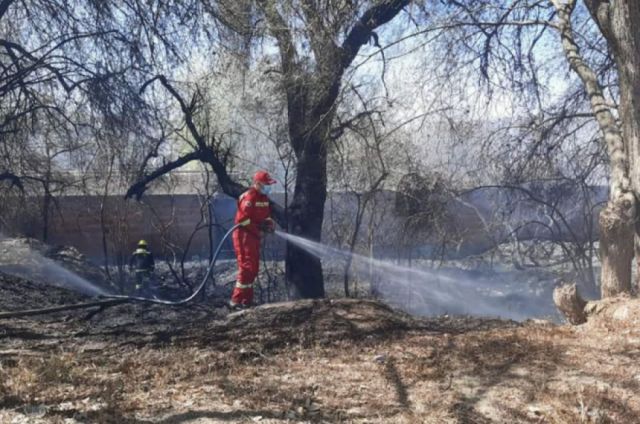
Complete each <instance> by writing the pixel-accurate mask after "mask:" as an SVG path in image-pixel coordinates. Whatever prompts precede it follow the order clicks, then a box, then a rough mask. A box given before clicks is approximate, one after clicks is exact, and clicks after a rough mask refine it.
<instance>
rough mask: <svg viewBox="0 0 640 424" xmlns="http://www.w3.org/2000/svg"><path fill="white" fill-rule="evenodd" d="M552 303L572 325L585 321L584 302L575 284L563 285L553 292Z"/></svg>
mask: <svg viewBox="0 0 640 424" xmlns="http://www.w3.org/2000/svg"><path fill="white" fill-rule="evenodd" d="M553 303H555V305H556V308H558V310H559V311H560V312H561V313H562V315H564V317H565V318H566V319H567V321H569V322H570V323H571V324H573V325H577V324H582V323H584V322H586V321H587V317H586V314H585V312H584V307H585V306H586V304H587V302H585V301H584V300H583V299H582V298H581V297H580V294H578V289H577V287H576V285H575V284H565V285H562V286H559V287H556V288H555V289H554V290H553Z"/></svg>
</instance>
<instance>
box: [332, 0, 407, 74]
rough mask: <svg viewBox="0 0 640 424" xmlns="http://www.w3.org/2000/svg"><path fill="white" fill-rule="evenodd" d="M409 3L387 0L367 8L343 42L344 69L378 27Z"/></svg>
mask: <svg viewBox="0 0 640 424" xmlns="http://www.w3.org/2000/svg"><path fill="white" fill-rule="evenodd" d="M409 3H410V0H387V1H383V2H381V3H380V4H377V5H376V6H373V7H372V8H371V9H369V10H367V11H366V12H365V13H364V14H363V15H362V17H361V18H360V19H358V22H356V23H355V25H354V26H353V28H351V31H350V32H349V34H348V35H347V38H346V39H345V40H344V42H343V43H342V46H341V50H342V69H343V70H344V69H347V68H348V67H349V65H351V62H353V59H355V57H356V55H357V54H358V51H359V50H360V48H361V47H362V46H363V45H365V44H366V43H368V42H369V40H370V39H371V36H372V33H373V31H374V30H375V29H376V28H378V27H379V26H382V25H384V24H386V23H387V22H389V21H390V20H392V19H393V18H394V17H395V16H396V15H397V14H398V13H400V11H401V10H402V9H403V8H404V7H405V6H407V5H408V4H409Z"/></svg>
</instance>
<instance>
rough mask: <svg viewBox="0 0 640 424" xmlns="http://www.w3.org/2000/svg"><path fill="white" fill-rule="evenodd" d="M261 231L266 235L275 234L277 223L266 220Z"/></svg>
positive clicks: (261, 226)
mask: <svg viewBox="0 0 640 424" xmlns="http://www.w3.org/2000/svg"><path fill="white" fill-rule="evenodd" d="M260 230H262V231H264V232H265V233H273V232H274V231H275V230H276V223H275V222H273V220H272V219H266V220H264V221H262V222H261V223H260Z"/></svg>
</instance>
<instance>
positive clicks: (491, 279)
mask: <svg viewBox="0 0 640 424" xmlns="http://www.w3.org/2000/svg"><path fill="white" fill-rule="evenodd" d="M277 234H278V235H279V236H280V237H282V238H284V239H286V240H287V241H289V242H291V243H292V244H294V245H296V246H298V247H300V248H302V249H304V250H305V251H307V252H309V253H310V254H312V255H314V256H316V257H318V258H319V259H322V260H328V261H336V260H338V261H346V260H347V259H348V258H349V257H351V261H352V275H356V276H358V277H363V278H360V279H361V280H363V279H369V280H373V281H369V282H370V284H372V285H373V286H374V287H375V290H376V292H377V294H378V295H380V296H381V297H382V298H383V299H384V300H385V301H387V302H389V303H391V304H394V305H396V306H399V307H401V308H402V309H404V310H405V311H407V312H410V313H414V314H419V315H441V314H445V313H449V314H465V315H475V316H484V317H487V316H489V317H501V318H508V319H514V320H524V319H528V318H532V317H541V316H544V317H551V318H554V317H555V316H556V311H555V308H554V307H553V304H552V302H551V293H550V291H549V292H548V293H547V291H546V290H537V291H536V290H531V287H529V285H528V284H524V283H523V282H522V281H517V278H518V277H517V276H516V275H515V274H514V273H508V272H507V273H505V275H504V276H501V278H497V275H496V274H495V273H487V274H485V275H482V274H481V273H477V272H476V273H472V272H470V271H465V270H462V269H449V270H433V269H425V268H417V267H413V266H412V267H405V266H400V265H397V264H394V263H391V262H388V261H384V260H380V259H375V258H371V257H367V256H362V255H358V254H351V253H349V252H347V251H344V250H340V249H337V248H335V247H331V246H326V245H324V244H321V243H317V242H314V241H311V240H307V239H304V238H302V237H298V236H294V235H290V234H286V233H282V232H277ZM474 274H475V275H474ZM520 278H522V277H520ZM509 280H510V281H509Z"/></svg>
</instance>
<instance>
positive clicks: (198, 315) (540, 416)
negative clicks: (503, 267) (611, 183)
mask: <svg viewBox="0 0 640 424" xmlns="http://www.w3.org/2000/svg"><path fill="white" fill-rule="evenodd" d="M0 291H1V296H0V299H1V300H0V309H3V310H9V309H19V308H33V307H34V306H36V305H37V306H40V307H41V306H43V304H49V305H51V304H56V303H62V302H69V301H70V299H74V300H82V297H81V296H79V295H76V294H70V293H68V292H66V291H65V290H64V289H54V288H50V287H45V286H41V285H39V284H36V283H33V282H29V281H26V280H20V279H17V278H14V277H9V276H6V275H2V276H1V277H0ZM639 323H640V304H639V303H638V301H637V300H631V299H619V300H617V301H609V302H606V303H600V304H598V305H597V306H594V310H593V314H592V316H591V319H590V321H589V322H588V323H587V324H585V325H582V326H578V327H569V326H556V325H552V324H549V323H546V322H529V323H525V324H522V325H520V324H516V323H514V322H510V321H500V320H481V319H473V318H456V317H441V318H438V319H415V318H412V317H410V316H407V315H405V314H402V313H399V312H396V311H394V310H392V309H390V308H388V307H386V306H385V305H382V304H380V303H377V302H374V301H366V300H322V301H300V302H289V303H279V304H272V305H265V306H261V307H258V308H256V309H253V310H249V311H243V312H239V313H234V314H231V315H227V313H226V310H224V309H222V308H216V307H215V306H210V305H206V304H194V305H189V306H187V307H169V308H168V307H161V306H155V305H143V304H126V305H119V306H114V307H111V308H107V309H105V310H102V311H100V310H92V311H87V310H83V311H68V312H60V313H57V314H53V315H45V316H40V317H32V318H24V319H8V320H2V321H0V340H1V346H2V348H1V349H0V374H1V378H0V382H1V383H0V421H2V422H17V423H20V422H36V423H37V422H113V423H126V422H131V423H134V422H140V423H188V422H194V423H195V422H197V423H205V422H406V423H415V422H433V423H443V422H458V423H477V422H536V423H539V422H559V423H565V422H566V423H572V422H616V423H620V422H629V423H631V422H638V421H639V420H640V403H639V401H638V398H637V396H636V394H637V392H638V389H640V366H639V365H638V362H639V361H638V359H640V331H639V330H638V324H639Z"/></svg>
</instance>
